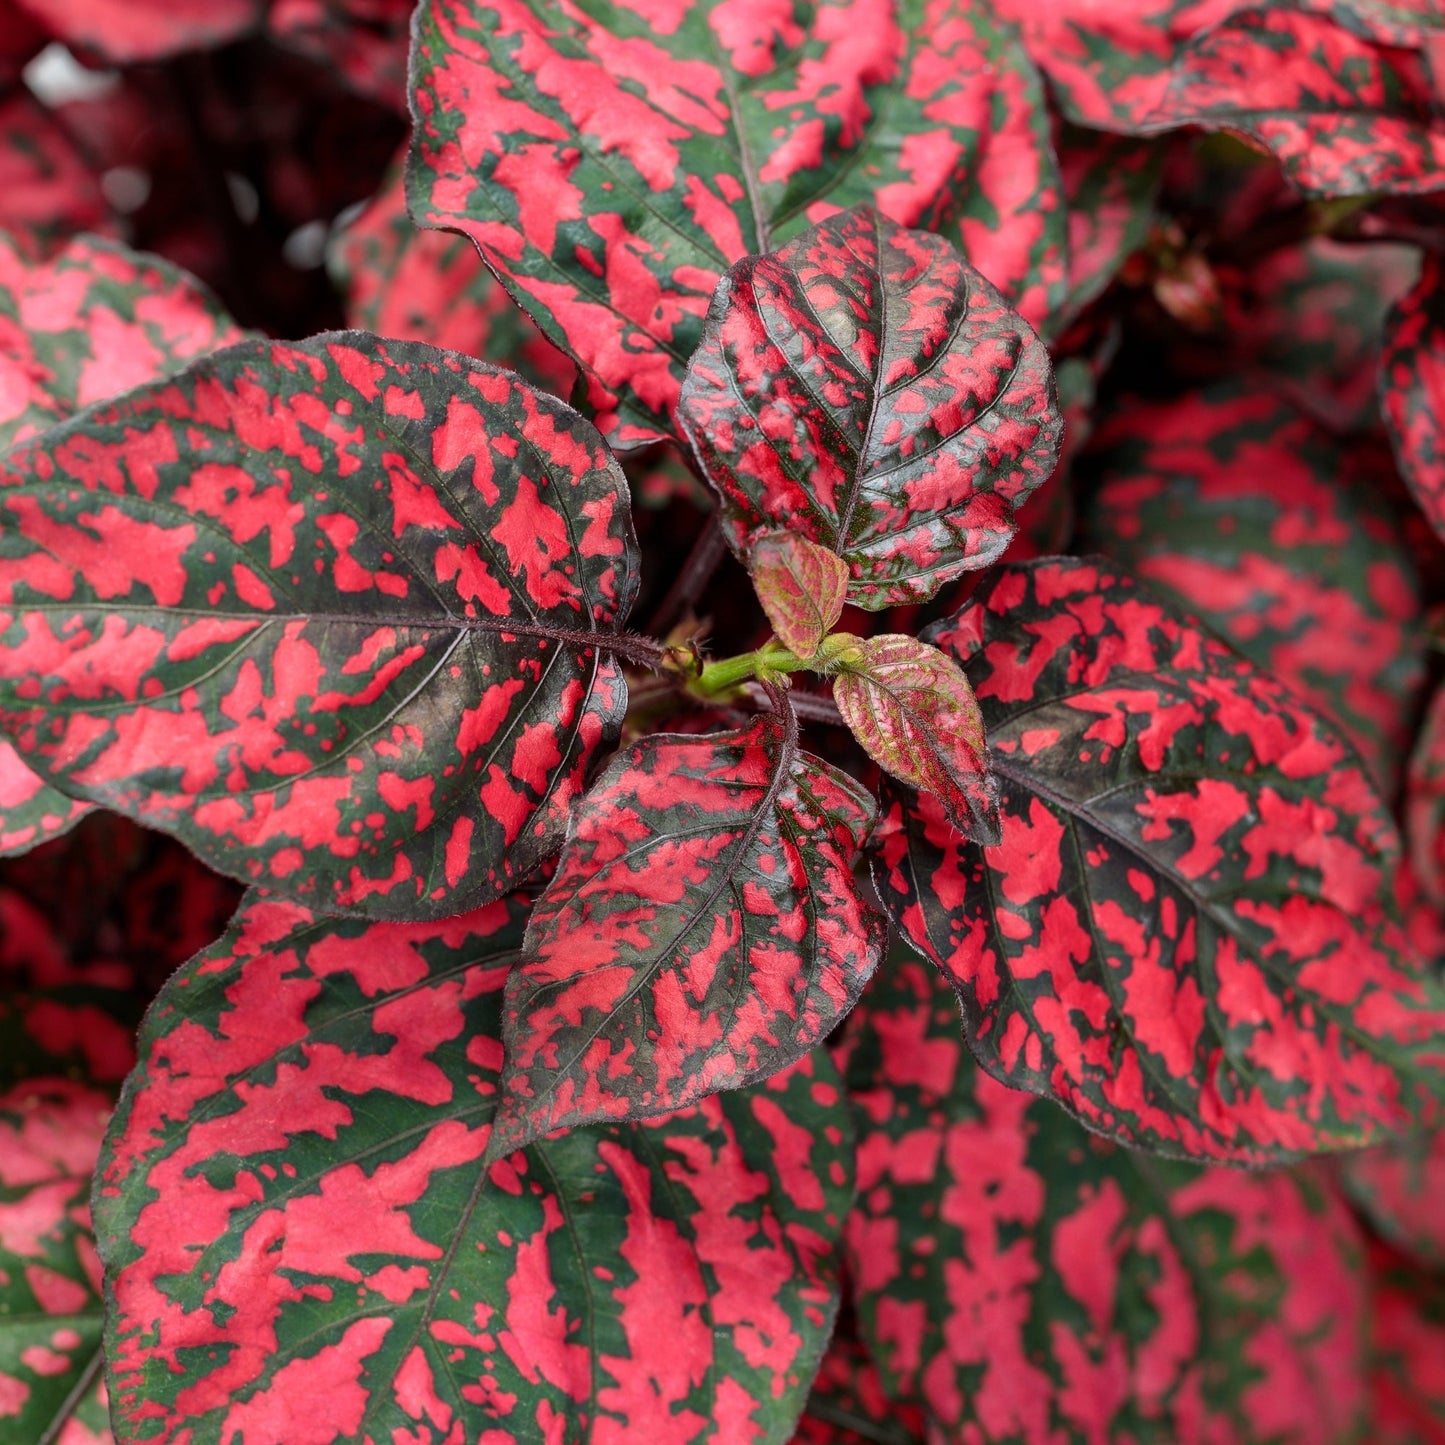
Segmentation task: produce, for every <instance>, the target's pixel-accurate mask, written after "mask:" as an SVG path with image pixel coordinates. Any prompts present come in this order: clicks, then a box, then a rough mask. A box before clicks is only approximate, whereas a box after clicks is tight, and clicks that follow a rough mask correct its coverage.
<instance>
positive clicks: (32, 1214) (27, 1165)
mask: <svg viewBox="0 0 1445 1445" xmlns="http://www.w3.org/2000/svg"><path fill="white" fill-rule="evenodd" d="M110 1109H111V1101H110V1099H109V1097H107V1096H106V1095H105V1094H103V1093H101V1092H100V1091H98V1090H96V1089H93V1088H89V1087H88V1086H86V1085H84V1084H77V1083H74V1082H72V1081H70V1080H68V1079H57V1078H37V1079H30V1080H26V1081H25V1082H22V1083H20V1084H17V1085H15V1086H14V1087H12V1088H10V1089H8V1090H6V1091H5V1092H3V1093H0V1433H3V1438H4V1439H5V1441H6V1445H91V1442H93V1445H110V1435H109V1432H108V1431H107V1430H106V1428H105V1425H106V1421H105V1408H104V1396H103V1394H101V1395H99V1397H97V1392H98V1389H99V1385H98V1382H99V1375H100V1366H101V1353H100V1349H101V1318H102V1317H101V1294H100V1270H99V1266H98V1264H97V1261H96V1257H95V1246H94V1244H93V1242H92V1239H91V1234H90V1213H89V1209H88V1208H87V1200H88V1197H89V1193H90V1172H91V1169H92V1168H93V1167H94V1165H95V1157H96V1153H97V1151H98V1149H99V1147H100V1139H101V1134H102V1133H103V1131H104V1129H105V1125H106V1121H107V1120H108V1118H109V1117H110Z"/></svg>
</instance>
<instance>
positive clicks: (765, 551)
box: [748, 532, 848, 657]
mask: <svg viewBox="0 0 1445 1445" xmlns="http://www.w3.org/2000/svg"><path fill="white" fill-rule="evenodd" d="M748 571H749V572H751V573H752V577H753V587H754V588H755V589H756V590H757V594H758V601H760V602H761V603H762V604H763V611H764V612H766V613H767V614H768V621H769V622H771V623H772V624H773V631H774V632H775V633H777V636H778V640H779V641H780V642H781V643H782V644H783V646H784V647H786V648H788V649H789V650H790V651H792V652H795V653H796V654H797V655H798V656H799V657H812V655H813V654H814V653H815V652H817V650H818V645H819V644H820V643H821V642H822V641H823V639H824V638H825V637H826V636H827V635H828V633H829V632H831V631H832V630H833V625H834V623H836V622H837V621H838V618H839V617H840V616H841V615H842V613H843V598H844V596H845V594H846V592H847V589H848V564H847V563H846V562H845V561H844V560H843V559H842V558H841V557H840V556H838V554H837V553H836V552H830V551H829V550H828V549H827V548H826V547H820V546H818V544H817V543H816V542H810V541H808V539H807V538H806V537H799V536H795V535H794V534H793V533H792V532H769V533H768V534H767V535H766V536H763V537H759V538H758V540H757V541H756V542H755V543H754V544H753V549H752V552H751V553H750V554H749V555H748Z"/></svg>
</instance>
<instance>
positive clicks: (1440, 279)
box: [1380, 253, 1445, 538]
mask: <svg viewBox="0 0 1445 1445" xmlns="http://www.w3.org/2000/svg"><path fill="white" fill-rule="evenodd" d="M1380 401H1381V404H1382V406H1383V409H1384V413H1385V422H1386V425H1387V426H1388V427H1389V429H1390V440H1391V441H1392V442H1393V443H1394V447H1395V458H1396V460H1397V461H1398V462H1399V464H1400V474H1401V475H1402V476H1403V477H1404V478H1405V481H1406V482H1407V483H1408V484H1409V486H1410V490H1411V491H1412V492H1413V493H1414V495H1415V500H1416V501H1417V502H1418V503H1419V504H1420V510H1421V511H1422V512H1424V513H1425V515H1426V517H1428V518H1429V519H1430V524H1431V525H1432V526H1433V527H1434V528H1435V530H1436V532H1437V533H1439V535H1440V536H1441V537H1442V538H1445V420H1442V418H1445V261H1442V259H1441V257H1439V256H1437V255H1434V254H1433V253H1427V255H1426V257H1425V265H1424V269H1423V271H1422V272H1421V275H1420V280H1419V283H1418V284H1417V285H1416V286H1415V287H1414V288H1413V289H1412V290H1411V291H1410V292H1409V294H1408V295H1406V296H1405V298H1404V299H1403V300H1402V301H1401V302H1400V304H1399V305H1398V306H1397V307H1396V308H1395V309H1394V311H1392V312H1391V314H1390V319H1389V322H1388V326H1387V333H1386V342H1385V352H1384V355H1383V356H1382V357H1381V360H1380Z"/></svg>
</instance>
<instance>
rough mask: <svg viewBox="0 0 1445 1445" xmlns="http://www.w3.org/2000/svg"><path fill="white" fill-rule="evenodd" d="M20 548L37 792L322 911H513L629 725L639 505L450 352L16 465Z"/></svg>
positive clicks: (130, 423) (12, 590)
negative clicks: (626, 622)
mask: <svg viewBox="0 0 1445 1445" xmlns="http://www.w3.org/2000/svg"><path fill="white" fill-rule="evenodd" d="M0 529H3V538H0V629H3V630H0V721H3V723H4V726H5V727H6V729H7V731H8V732H9V733H10V735H11V737H12V739H13V740H14V741H15V743H16V745H17V747H18V748H19V749H20V751H21V753H22V754H23V756H24V759H25V761H26V763H27V764H28V765H29V766H31V767H33V768H34V769H35V770H36V771H38V772H39V773H41V775H42V776H44V777H45V778H46V779H47V780H48V781H50V782H52V783H54V784H56V785H57V786H60V787H62V788H63V789H64V790H65V791H66V792H67V793H72V794H74V795H75V796H77V797H81V798H85V799H89V800H91V801H94V802H99V803H102V804H104V805H105V806H107V807H109V808H112V809H114V810H116V811H118V812H122V813H125V814H127V815H129V816H131V817H134V818H136V819H138V820H139V821H141V822H144V823H146V824H148V825H150V826H153V827H158V828H161V829H164V830H166V831H169V832H173V833H175V834H176V835H177V836H178V837H180V838H181V839H182V840H183V841H184V842H185V843H186V844H187V845H188V846H189V847H191V848H193V849H194V850H195V851H196V852H197V853H199V854H200V855H201V857H202V858H204V859H205V860H206V861H207V862H209V863H211V864H212V865H213V866H215V867H217V868H220V869H222V870H224V871H228V872H231V873H233V874H235V875H236V876H240V877H242V878H249V879H251V880H261V881H265V882H266V883H267V884H268V885H270V886H272V887H275V888H278V889H281V890H282V891H285V892H287V893H289V894H291V895H293V896H298V897H307V898H315V899H317V900H319V901H322V902H324V903H325V904H327V905H330V906H333V907H339V908H344V909H353V910H359V911H363V912H371V913H378V914H390V915H392V916H395V915H397V914H400V915H403V916H425V915H428V914H431V915H443V914H446V913H454V912H456V911H457V910H458V909H460V908H464V907H467V906H470V905H475V904H477V903H478V902H479V901H482V900H485V899H489V898H494V897H496V896H498V895H499V894H500V893H502V892H504V891H506V890H507V889H508V888H509V887H510V886H511V884H512V880H514V879H516V878H519V877H522V876H524V875H525V874H526V873H527V872H528V871H529V870H530V869H532V868H534V867H535V866H536V865H537V863H538V862H539V861H540V860H541V859H542V858H543V857H545V856H546V855H547V854H548V853H549V852H550V851H552V850H553V849H554V848H555V846H556V835H558V834H560V831H561V829H562V827H563V825H564V823H565V819H566V816H567V810H568V805H569V803H570V800H571V799H572V797H573V796H575V795H576V793H577V792H578V791H579V790H580V787H581V783H582V780H583V775H584V773H585V770H586V767H587V764H588V761H589V759H590V757H591V756H592V755H593V753H594V752H595V750H596V749H597V748H599V747H600V746H602V745H604V744H605V743H606V742H607V741H608V740H609V739H610V738H611V737H613V736H615V734H616V729H617V727H618V725H619V724H620V721H621V717H622V713H623V710H624V707H625V693H624V688H623V684H622V680H621V675H620V669H619V668H618V667H617V665H616V664H615V663H614V662H613V661H612V659H611V657H610V656H609V653H608V649H609V645H610V644H611V642H612V640H613V639H614V637H615V631H616V629H617V628H618V626H619V625H620V623H621V622H622V620H623V619H624V618H625V616H626V614H627V610H628V607H629V606H630V605H631V601H632V598H633V595H634V593H635V590H636V585H637V578H636V555H635V543H634V541H633V536H632V524H631V517H630V513H629V507H628V493H627V484H626V480H625V478H624V477H623V475H622V472H621V470H620V468H619V467H618V466H617V464H616V462H615V461H614V460H613V459H612V458H611V457H610V455H609V454H608V453H607V451H606V448H605V447H604V446H603V444H602V442H601V439H600V438H599V437H598V435H597V433H596V432H595V430H594V429H593V428H592V427H591V425H590V424H589V423H587V422H585V421H583V420H582V418H581V417H579V416H577V414H576V413H575V412H572V411H571V410H570V409H569V408H567V407H566V406H564V405H563V404H562V403H560V402H558V401H555V400H554V399H552V398H550V397H547V396H545V395H543V394H541V393H539V392H536V391H534V390H533V389H532V388H530V387H528V386H526V385H525V384H524V383H522V382H521V381H520V380H519V379H518V378H516V377H515V376H513V375H511V374H510V373H505V372H500V371H497V370H495V369H493V368H491V367H487V366H485V365H483V364H481V363H478V362H474V361H472V360H470V359H469V358H465V357H460V356H456V355H454V354H452V353H450V352H444V351H438V350H436V349H434V348H431V347H428V346H424V345H422V344H420V343H414V342H383V341H379V340H378V339H377V338H375V337H371V336H368V335H366V334H365V333H362V332H341V333H334V334H331V335H325V336H320V337H317V338H314V339H312V340H310V341H307V342H303V343H299V344H295V345H290V344H283V343H278V342H253V343H246V344H243V345H240V346H237V347H233V348H230V349H228V350H225V351H222V352H218V353H215V354H214V355H213V356H211V357H209V358H206V359H204V360H202V361H201V362H198V363H196V364H195V365H193V366H192V367H191V368H189V369H188V370H187V371H185V372H183V373H181V374H180V375H179V376H177V377H175V378H172V379H170V380H168V381H165V382H162V383H158V384H154V385H151V386H148V387H145V388H143V389H141V390H139V391H137V392H133V393H132V394H131V395H130V396H128V397H127V398H125V399H124V400H123V401H120V402H117V403H115V404H113V405H109V406H102V407H100V408H96V409H93V410H91V411H89V412H86V413H83V414H82V415H80V416H77V417H75V418H73V419H72V420H70V421H68V422H65V423H62V424H61V425H60V426H59V427H57V428H55V429H54V430H52V431H50V432H48V433H46V434H45V436H44V438H43V439H42V440H41V441H38V442H37V443H35V444H34V445H33V446H32V447H29V448H25V447H22V448H20V449H19V450H17V451H16V452H14V453H12V454H11V455H10V456H9V458H7V459H6V461H5V463H4V467H3V476H0Z"/></svg>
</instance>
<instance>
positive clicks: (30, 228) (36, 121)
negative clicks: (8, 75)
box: [0, 86, 109, 258]
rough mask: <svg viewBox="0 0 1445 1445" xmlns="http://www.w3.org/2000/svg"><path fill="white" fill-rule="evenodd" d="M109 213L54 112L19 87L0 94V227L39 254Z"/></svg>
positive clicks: (92, 227) (94, 226)
mask: <svg viewBox="0 0 1445 1445" xmlns="http://www.w3.org/2000/svg"><path fill="white" fill-rule="evenodd" d="M108 218H109V208H108V207H107V206H106V204H105V201H104V199H103V197H102V196H101V192H100V182H99V180H98V179H97V177H96V175H95V174H94V172H93V171H92V170H91V169H90V167H89V166H88V165H87V164H86V162H85V159H84V157H83V156H82V155H81V154H80V152H79V150H78V149H77V148H76V145H75V142H74V141H73V140H71V138H70V136H69V135H68V134H67V133H66V132H65V130H64V129H63V127H62V126H61V125H60V123H59V122H58V121H57V120H56V119H55V117H54V116H53V115H52V114H51V113H50V112H49V111H48V110H47V109H46V108H45V107H44V106H43V105H41V104H40V102H39V101H38V100H36V99H35V97H34V96H33V95H31V94H30V92H29V91H28V90H26V89H25V88H24V87H23V86H21V87H17V88H16V89H15V90H13V91H11V92H10V93H9V94H7V95H4V96H0V230H3V231H7V232H9V234H10V236H11V238H12V239H13V240H14V241H15V243H16V244H17V245H18V246H19V247H20V248H21V249H22V250H23V251H25V252H27V253H28V254H30V255H32V256H35V257H36V258H39V257H42V256H44V255H45V254H47V253H48V252H50V251H52V250H54V249H55V247H56V246H58V245H60V244H62V243H63V242H64V241H65V240H66V239H67V238H68V237H70V236H71V235H73V234H74V233H75V232H77V231H98V230H101V229H102V228H103V227H104V226H105V225H106V223H107V221H108Z"/></svg>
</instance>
